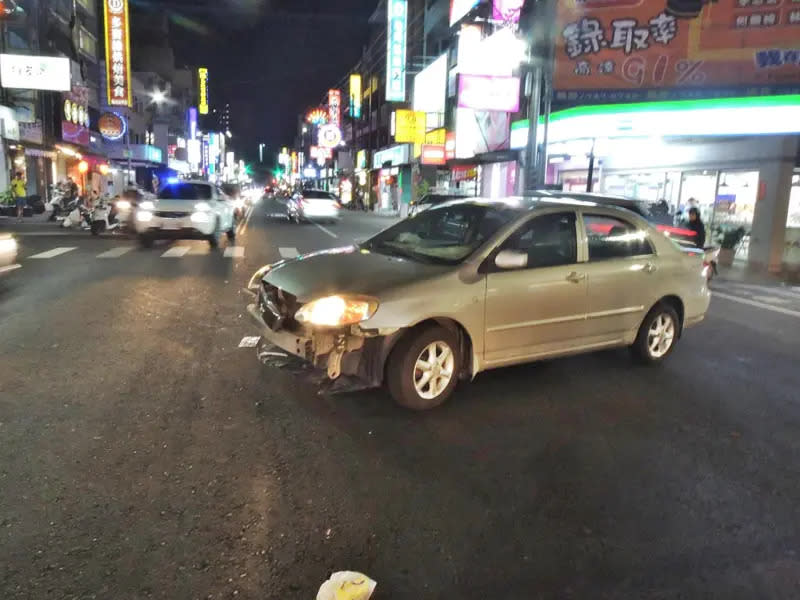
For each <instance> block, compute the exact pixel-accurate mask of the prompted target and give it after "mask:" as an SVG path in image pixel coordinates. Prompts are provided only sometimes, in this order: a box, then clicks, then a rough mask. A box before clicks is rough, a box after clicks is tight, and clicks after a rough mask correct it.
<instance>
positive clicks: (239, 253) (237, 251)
mask: <svg viewBox="0 0 800 600" xmlns="http://www.w3.org/2000/svg"><path fill="white" fill-rule="evenodd" d="M225 258H244V246H228V247H227V248H225Z"/></svg>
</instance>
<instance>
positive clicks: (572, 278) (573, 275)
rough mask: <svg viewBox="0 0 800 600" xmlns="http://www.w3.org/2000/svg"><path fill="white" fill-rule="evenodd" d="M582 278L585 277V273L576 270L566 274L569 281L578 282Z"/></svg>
mask: <svg viewBox="0 0 800 600" xmlns="http://www.w3.org/2000/svg"><path fill="white" fill-rule="evenodd" d="M584 279H586V273H578V272H577V271H573V272H572V273H570V274H569V275H567V281H569V282H570V283H580V282H581V281H583V280H584Z"/></svg>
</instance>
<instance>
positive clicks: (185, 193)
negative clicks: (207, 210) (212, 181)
mask: <svg viewBox="0 0 800 600" xmlns="http://www.w3.org/2000/svg"><path fill="white" fill-rule="evenodd" d="M158 197H159V198H161V199H163V200H210V199H211V186H209V185H203V184H202V183H176V184H173V185H168V186H166V187H164V188H162V190H161V191H160V192H159V194H158Z"/></svg>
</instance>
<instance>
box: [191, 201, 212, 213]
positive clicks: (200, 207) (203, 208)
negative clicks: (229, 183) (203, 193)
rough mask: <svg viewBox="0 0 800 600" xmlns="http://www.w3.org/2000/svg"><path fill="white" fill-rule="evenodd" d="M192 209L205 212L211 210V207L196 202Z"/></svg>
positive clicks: (206, 203) (205, 203)
mask: <svg viewBox="0 0 800 600" xmlns="http://www.w3.org/2000/svg"><path fill="white" fill-rule="evenodd" d="M194 209H195V210H196V211H197V212H207V211H209V210H211V206H210V205H209V203H208V202H198V203H197V204H195V205H194Z"/></svg>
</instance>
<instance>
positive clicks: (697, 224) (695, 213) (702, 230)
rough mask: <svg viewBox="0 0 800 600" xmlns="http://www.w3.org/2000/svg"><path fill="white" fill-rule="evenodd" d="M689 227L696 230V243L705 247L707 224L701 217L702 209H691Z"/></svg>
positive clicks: (700, 246) (699, 246)
mask: <svg viewBox="0 0 800 600" xmlns="http://www.w3.org/2000/svg"><path fill="white" fill-rule="evenodd" d="M688 228H689V229H691V230H692V231H694V232H695V238H694V243H695V245H696V246H697V247H698V248H704V247H705V245H706V226H705V225H704V224H703V220H702V219H701V218H700V211H699V210H698V209H697V208H695V207H692V208H690V209H689V224H688Z"/></svg>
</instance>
